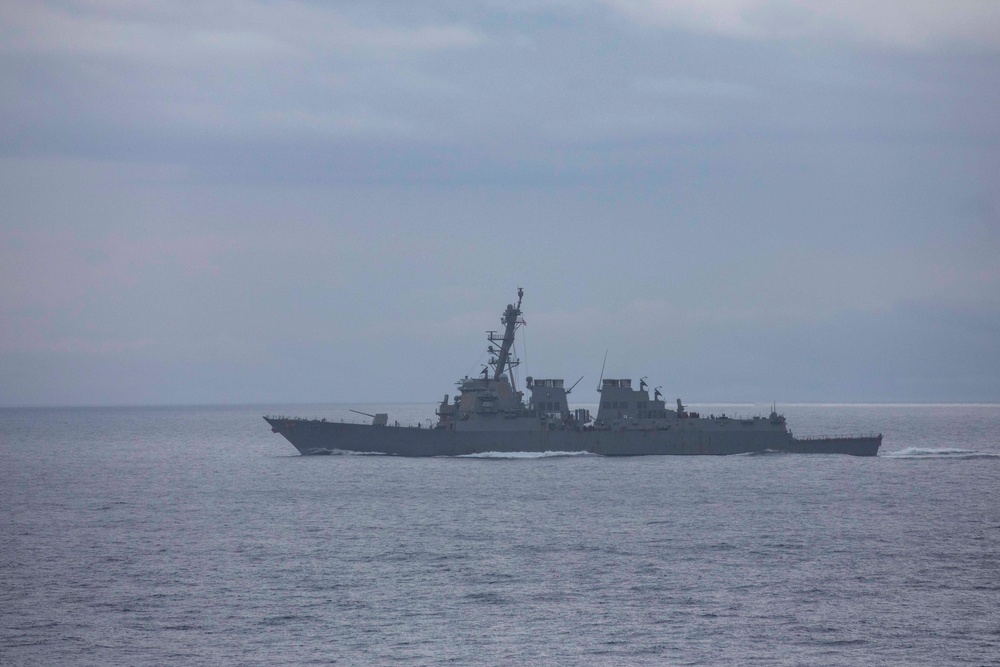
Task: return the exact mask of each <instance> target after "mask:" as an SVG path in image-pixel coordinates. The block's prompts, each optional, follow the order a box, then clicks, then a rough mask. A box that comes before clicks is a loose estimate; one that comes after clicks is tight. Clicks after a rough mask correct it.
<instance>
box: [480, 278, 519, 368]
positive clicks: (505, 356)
mask: <svg viewBox="0 0 1000 667" xmlns="http://www.w3.org/2000/svg"><path fill="white" fill-rule="evenodd" d="M523 297H524V290H523V289H521V288H520V287H518V288H517V305H516V306H515V305H513V304H509V303H508V304H507V310H505V311H504V313H503V315H502V316H501V317H500V323H501V324H503V325H504V332H503V337H501V336H500V335H499V334H498V332H496V331H490V332H489V333H488V334H487V340H489V341H490V342H491V343H500V351H499V352H497V353H496V355H497V356H496V358H495V360H494V361H493V362H492V363H493V379H494V380H499V379H500V376H501V375H503V373H504V371H505V370H506V369H507V367H508V366H510V369H511V374H510V377H511V381H512V382H513V378H514V365H515V364H516V363H517V362H515V361H513V360H512V359H511V358H510V351H511V348H513V347H514V332H515V331H516V330H517V325H519V324H523V322H522V321H521V299H522V298H523ZM490 349H491V351H492V349H493V348H492V346H490Z"/></svg>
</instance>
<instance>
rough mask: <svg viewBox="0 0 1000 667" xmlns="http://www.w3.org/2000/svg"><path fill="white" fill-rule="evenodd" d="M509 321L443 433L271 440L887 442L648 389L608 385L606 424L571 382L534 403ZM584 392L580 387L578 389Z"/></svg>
mask: <svg viewBox="0 0 1000 667" xmlns="http://www.w3.org/2000/svg"><path fill="white" fill-rule="evenodd" d="M523 298H524V290H523V289H520V288H519V289H518V291H517V304H508V305H507V308H506V309H505V310H504V312H503V315H502V316H501V319H500V322H501V324H502V325H503V331H488V332H487V336H486V338H487V342H488V343H489V346H488V348H487V351H488V353H489V361H488V364H487V365H485V366H484V368H483V372H482V375H481V376H479V377H465V378H462V379H461V380H459V381H458V388H459V395H458V396H456V397H455V400H454V402H449V397H448V396H447V395H445V397H444V400H443V401H442V402H441V404H440V405H439V406H438V408H437V411H436V414H437V417H438V421H437V424H436V425H435V426H434V427H432V428H419V427H417V428H415V427H412V426H399V425H398V424H396V425H394V424H390V423H389V419H388V414H387V413H378V414H374V415H367V416H369V417H371V418H372V422H371V423H370V424H364V423H362V424H350V423H343V422H333V421H327V420H325V419H300V418H293V417H283V416H265V417H264V419H265V420H267V422H268V424H270V425H271V430H272V432H274V433H279V434H281V435H282V436H284V437H285V439H287V440H288V441H289V442H290V443H292V445H294V446H295V448H296V449H298V450H299V452H300V453H302V454H305V455H312V454H335V453H351V452H357V453H368V454H388V455H395V456H463V455H472V454H483V453H488V452H498V453H513V452H536V453H544V452H589V453H592V454H599V455H603V456H646V455H728V454H747V453H762V452H791V453H797V454H850V455H853V456H875V455H877V454H878V450H879V446H880V445H881V444H882V435H881V434H879V435H871V436H852V437H825V438H796V437H794V436H793V435H792V433H791V432H790V431H789V430H788V427H787V425H786V423H785V417H784V416H783V415H780V414H778V413H777V412H776V411H775V410H774V409H772V410H771V414H770V415H768V416H766V417H764V416H757V417H751V418H733V417H726V416H725V415H720V416H715V415H710V416H702V415H700V414H698V413H697V412H692V411H689V410H687V409H686V408H685V406H684V404H683V403H682V402H681V400H680V399H677V402H676V406H675V407H674V406H671V407H670V408H668V407H667V405H666V403H665V402H664V400H663V396H662V394H661V393H660V390H659V388H657V389H655V390H654V393H653V397H652V398H650V396H649V388H648V385H647V384H646V382H645V380H644V379H642V380H640V381H639V386H638V388H634V387H633V386H632V381H631V379H604V377H603V371H602V377H601V380H600V381H599V383H600V385H599V388H598V391H599V392H600V395H601V400H600V406H599V408H598V411H597V416H596V417H594V418H592V417H591V415H590V411H589V410H587V409H586V408H577V409H570V406H569V402H568V397H569V394H570V392H571V391H572V390H573V387H575V386H576V385H575V384H574V385H573V386H571V387H568V388H567V387H566V386H565V383H564V382H563V380H562V379H533V378H531V377H527V378H525V385H526V389H527V390H528V391H529V392H530V395H529V397H528V400H527V401H525V398H524V392H522V391H518V389H517V386H516V383H515V382H514V380H513V378H514V377H515V375H514V368H515V367H516V366H517V365H518V364H519V361H518V360H517V359H516V358H515V357H514V355H513V347H514V339H515V335H516V332H517V330H518V328H519V327H520V326H522V325H523V324H524V320H523V319H522V317H521V300H522V299H523ZM577 382H579V380H578V381H577Z"/></svg>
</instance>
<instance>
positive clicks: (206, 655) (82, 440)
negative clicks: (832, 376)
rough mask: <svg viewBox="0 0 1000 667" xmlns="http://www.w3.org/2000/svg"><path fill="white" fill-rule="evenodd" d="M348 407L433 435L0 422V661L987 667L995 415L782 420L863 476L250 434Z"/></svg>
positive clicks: (998, 581)
mask: <svg viewBox="0 0 1000 667" xmlns="http://www.w3.org/2000/svg"><path fill="white" fill-rule="evenodd" d="M691 407H692V408H693V409H696V410H699V409H700V410H701V411H702V412H703V413H709V412H712V413H716V414H719V413H722V412H726V413H727V414H740V413H744V414H754V413H758V412H766V411H767V410H768V409H769V408H768V407H766V406H714V405H713V406H699V405H693V406H691ZM348 408H354V409H358V410H362V411H364V412H374V411H375V410H376V409H377V410H378V411H383V412H384V411H388V412H389V415H390V419H391V420H396V419H398V420H399V421H400V422H410V423H417V422H418V421H424V420H426V419H428V418H431V417H433V406H431V405H392V406H316V405H313V406H257V407H214V408H197V407H196V408H119V409H16V410H14V409H8V410H0V664H2V665H142V664H151V665H152V664H156V665H189V664H200V665H237V664H238V665H307V664H345V665H353V664H357V665H368V664H386V663H393V664H401V665H441V664H456V665H466V664H488V665H506V664H543V665H571V664H585V665H622V664H628V665H642V664H677V665H720V664H741V665H935V666H936V665H985V664H998V661H1000V611H998V609H1000V406H996V405H963V406H959V405H933V406H910V405H895V406H893V405H853V406H843V405H836V406H818V405H801V406H789V407H787V408H786V409H785V410H784V412H785V414H786V415H787V417H788V421H789V424H790V427H791V428H792V430H793V431H794V432H795V433H796V435H802V436H807V435H821V434H838V433H851V432H882V433H883V434H884V435H885V440H884V443H883V448H882V452H881V454H880V456H879V457H877V458H868V459H865V458H852V457H847V456H804V455H794V454H773V455H771V454H765V455H757V456H732V457H644V458H627V459H613V458H603V457H599V456H587V455H584V456H550V457H542V458H537V457H516V456H515V457H506V458H495V457H476V458H435V459H405V458H395V457H384V456H329V457H301V456H299V455H298V454H297V452H296V451H295V449H294V448H292V446H291V445H289V444H288V443H287V442H285V441H284V440H283V439H282V438H281V437H280V436H278V435H275V434H272V433H271V432H270V430H269V429H268V427H267V425H266V423H265V422H264V421H263V420H262V419H261V415H262V414H264V413H284V414H297V415H301V416H307V417H312V416H323V417H328V418H331V419H338V420H339V419H345V420H349V419H351V418H352V417H357V415H354V414H353V413H350V412H348V410H347V409H348ZM359 418H360V417H359Z"/></svg>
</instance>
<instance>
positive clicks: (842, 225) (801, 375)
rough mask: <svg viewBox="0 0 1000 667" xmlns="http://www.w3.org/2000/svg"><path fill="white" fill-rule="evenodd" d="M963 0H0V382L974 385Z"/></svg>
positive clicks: (988, 272) (965, 388) (925, 392)
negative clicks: (183, 0) (491, 357)
mask: <svg viewBox="0 0 1000 667" xmlns="http://www.w3.org/2000/svg"><path fill="white" fill-rule="evenodd" d="M987 4H988V3H984V4H976V3H950V4H941V3H935V4H934V5H933V6H931V5H930V4H927V5H923V4H921V5H919V6H916V5H915V6H914V7H915V8H914V9H913V12H912V15H911V16H908V17H907V18H906V20H905V21H902V22H901V23H899V25H897V26H896V27H895V28H893V30H896V29H897V28H898V30H897V32H892V31H891V30H889V28H890V27H892V26H890V24H891V23H892V22H893V20H895V18H898V17H897V16H896V13H898V11H900V7H902V5H900V4H898V3H888V4H884V5H879V7H875V8H869V6H868V5H862V4H860V3H838V4H837V5H836V7H833V8H831V7H827V6H826V5H824V6H823V7H816V8H814V7H812V6H805V5H800V4H798V3H794V4H792V3H777V2H751V1H750V0H747V1H745V2H723V3H713V4H712V6H711V9H710V10H707V9H705V7H706V6H705V5H694V4H688V3H675V2H658V3H656V2H649V3H638V2H628V3H625V2H593V3H562V2H527V1H525V2H517V3H511V4H508V3H502V4H501V3H486V4H479V5H468V4H467V3H446V2H441V3H423V4H420V5H414V4H413V3H395V2H390V3H379V4H378V5H371V4H370V3H337V4H335V5H326V4H317V3H306V2H279V3H257V2H249V3H235V2H231V3H211V4H195V5H187V4H176V3H171V4H166V5H164V4H163V3H152V2H150V3H142V2H140V3H126V4H122V3H115V2H97V1H92V2H42V3H20V2H10V3H5V4H4V5H3V7H2V8H0V26H3V27H2V28H0V30H2V31H3V32H2V33H0V34H2V38H0V92H2V94H0V202H2V203H0V213H2V217H0V281H2V282H0V284H2V287H0V339H2V340H0V375H2V376H3V377H5V378H12V379H11V380H8V381H6V382H4V383H2V386H0V403H3V404H24V403H67V402H68V403H78V402H100V403H114V402H123V401H124V402H131V401H138V402H192V401H247V400H265V401H266V400H352V399H357V400H379V399H384V400H432V399H437V398H439V394H440V393H442V392H443V391H445V390H446V389H448V388H450V386H451V385H450V382H451V380H453V379H454V378H453V376H455V375H457V374H462V373H465V372H468V371H469V367H470V366H475V363H476V359H477V358H478V357H479V355H480V353H481V349H480V347H481V346H480V343H481V332H480V329H485V328H489V327H490V326H492V325H494V324H495V320H496V317H497V315H498V312H499V309H500V308H502V305H503V304H504V303H506V301H507V300H508V299H509V298H510V292H511V291H512V290H513V288H514V287H516V286H517V285H519V284H522V285H524V286H525V287H526V288H527V289H528V295H529V296H528V301H527V303H526V307H527V309H528V310H527V317H528V320H529V323H530V325H529V329H528V331H527V332H526V334H527V336H528V341H527V342H528V345H529V350H528V352H529V354H530V360H531V367H532V369H534V370H536V371H537V373H542V374H549V373H550V371H551V373H561V374H564V375H565V376H567V377H569V376H572V375H574V374H577V376H578V374H580V373H585V372H588V371H589V367H588V364H589V366H593V365H594V364H595V363H598V362H599V358H600V356H601V355H602V354H603V351H604V349H605V348H611V349H612V353H613V357H614V358H615V359H617V360H618V361H617V362H616V363H618V364H619V366H618V368H619V371H616V372H620V373H628V372H634V373H639V372H640V371H641V372H642V373H643V374H645V373H646V372H647V371H648V372H655V374H657V375H658V376H660V377H663V378H664V379H665V380H667V379H669V381H670V382H676V383H677V384H678V385H679V386H678V387H677V390H678V391H683V392H684V393H686V394H688V395H690V396H691V397H692V398H697V399H702V400H706V399H708V400H711V399H715V400H757V399H764V400H769V399H771V398H773V397H775V396H774V392H776V391H780V392H783V396H785V397H786V400H806V399H809V400H827V399H829V400H848V399H850V398H851V395H856V398H857V399H858V400H921V399H927V400H945V399H947V398H948V397H949V396H953V397H955V398H956V400H958V399H960V400H977V399H978V400H1000V378H998V375H997V372H996V371H989V370H983V369H988V368H991V367H992V368H996V367H1000V366H997V365H993V366H991V365H990V364H989V363H980V364H978V365H977V363H976V362H975V360H976V359H977V358H978V359H981V360H990V359H993V358H994V357H995V353H994V352H992V350H993V349H995V348H996V347H1000V346H997V345H996V343H997V342H998V341H997V340H996V339H995V334H991V333H990V329H989V326H983V323H987V324H989V323H991V322H994V321H995V318H996V314H997V313H998V312H1000V302H998V300H1000V297H998V296H997V295H998V294H1000V259H998V258H1000V236H998V232H997V230H998V229H1000V218H998V211H1000V200H998V198H997V197H998V195H997V194H996V193H997V192H1000V187H998V186H1000V183H998V182H997V174H1000V158H998V156H1000V150H998V149H1000V122H998V120H997V114H996V109H997V108H1000V89H998V88H997V87H996V86H995V85H994V84H995V81H996V80H997V79H998V76H1000V55H998V52H997V50H996V48H995V46H996V44H995V40H994V39H993V36H994V35H995V27H996V24H995V12H994V10H993V9H991V7H992V5H989V6H987ZM907 6H909V5H907ZM698 8H700V9H698ZM901 330H905V332H906V336H907V340H908V341H909V342H908V345H909V349H911V350H912V354H902V353H900V349H901V348H897V347H896V346H895V342H896V341H899V340H900V339H901V334H900V331H901ZM974 332H978V333H974ZM941 345H946V346H950V351H949V352H948V353H947V354H943V353H942V352H941V351H940V349H939V347H938V346H941ZM829 350H839V352H838V355H832V354H830V353H829ZM991 355H992V356H991ZM543 359H545V360H546V362H545V363H546V364H548V366H543V365H542V360H543ZM595 359H596V360H597V361H595ZM934 360H940V361H934ZM418 365H419V366H420V368H419V369H418V368H416V366H418ZM404 367H405V369H406V374H407V377H406V378H405V379H400V378H399V375H400V369H401V368H404ZM869 369H870V371H871V372H869ZM817 377H825V378H829V382H828V383H822V382H817V380H816V378H817ZM388 378H392V381H391V382H389V380H388ZM852 390H853V394H852Z"/></svg>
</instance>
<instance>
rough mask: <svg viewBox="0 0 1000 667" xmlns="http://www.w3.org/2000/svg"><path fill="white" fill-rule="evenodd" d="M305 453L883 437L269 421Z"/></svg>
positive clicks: (660, 450)
mask: <svg viewBox="0 0 1000 667" xmlns="http://www.w3.org/2000/svg"><path fill="white" fill-rule="evenodd" d="M264 419H265V420H267V422H268V423H269V424H270V425H271V430H272V431H274V432H275V433H279V434H281V435H282V436H284V438H285V439H286V440H288V441H289V442H290V443H292V445H294V446H295V448H296V449H297V450H298V451H299V452H300V453H301V454H304V455H316V454H336V453H362V454H385V455H391V456H467V455H471V454H483V453H486V452H499V453H512V452H535V453H542V452H589V453H592V454H599V455H602V456H653V455H688V456H691V455H709V456H713V455H714V456H725V455H733V454H751V453H763V452H788V453H795V454H849V455H853V456H875V455H877V454H878V450H879V446H880V445H881V443H882V436H881V435H874V436H862V437H831V438H816V439H799V438H794V437H793V436H792V435H791V434H790V433H788V432H787V431H785V430H783V429H782V430H770V429H759V430H755V429H746V431H743V432H740V431H738V430H732V431H726V430H718V431H715V432H712V431H709V430H705V429H699V428H688V429H685V428H670V429H648V430H621V431H613V430H587V429H583V430H549V431H455V430H447V429H424V428H413V427H406V426H388V425H387V426H373V425H369V424H345V423H337V422H327V421H322V420H309V419H290V418H284V417H265V418H264Z"/></svg>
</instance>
